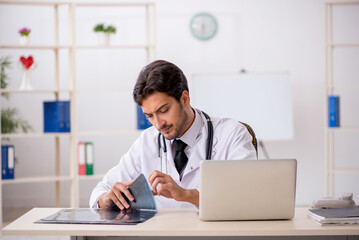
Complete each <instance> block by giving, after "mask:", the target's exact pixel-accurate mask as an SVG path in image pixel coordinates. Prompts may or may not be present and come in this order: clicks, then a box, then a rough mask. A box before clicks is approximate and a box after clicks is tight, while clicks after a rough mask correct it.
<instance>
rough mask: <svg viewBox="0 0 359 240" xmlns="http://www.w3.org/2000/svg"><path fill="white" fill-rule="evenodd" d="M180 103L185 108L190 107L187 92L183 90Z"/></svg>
mask: <svg viewBox="0 0 359 240" xmlns="http://www.w3.org/2000/svg"><path fill="white" fill-rule="evenodd" d="M181 102H182V104H183V105H184V106H186V107H187V106H189V105H190V102H191V99H190V97H189V93H188V91H187V90H183V92H182V96H181Z"/></svg>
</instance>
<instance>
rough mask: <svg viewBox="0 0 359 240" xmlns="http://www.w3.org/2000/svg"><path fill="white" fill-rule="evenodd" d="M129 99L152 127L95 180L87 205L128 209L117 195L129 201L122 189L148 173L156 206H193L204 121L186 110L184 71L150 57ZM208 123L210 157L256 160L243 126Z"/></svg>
mask: <svg viewBox="0 0 359 240" xmlns="http://www.w3.org/2000/svg"><path fill="white" fill-rule="evenodd" d="M205 88H206V86H203V89H204V90H203V91H205ZM133 98H134V100H135V102H136V103H137V104H138V105H139V106H141V107H142V110H143V113H144V114H145V115H146V116H147V118H148V120H149V121H150V122H151V123H152V125H153V126H152V127H150V128H148V129H146V130H144V131H143V132H142V133H141V135H140V136H139V138H138V139H137V140H136V141H135V142H134V143H133V145H132V146H131V148H130V149H129V151H128V152H127V153H126V154H125V155H123V156H122V158H121V160H120V162H119V163H118V164H117V165H116V166H115V167H113V168H112V169H111V170H110V171H109V172H108V173H107V174H106V175H105V176H104V178H103V180H102V181H101V182H99V183H98V184H97V186H96V187H95V188H94V190H93V192H92V194H91V197H90V207H93V208H96V207H100V208H104V207H108V206H110V205H112V204H113V203H115V204H116V205H117V206H118V207H119V208H120V209H121V210H124V209H128V208H129V207H130V205H129V203H128V202H126V200H125V198H124V197H123V196H122V194H124V195H126V197H127V198H128V199H129V200H130V201H134V198H133V196H132V195H131V193H130V192H129V191H128V189H127V187H128V186H129V185H130V184H131V183H132V182H133V180H134V179H136V178H137V176H139V175H140V174H141V173H143V174H144V175H145V176H146V177H148V181H149V183H150V185H151V187H152V191H153V194H154V195H155V199H156V203H157V207H158V208H161V207H166V208H172V207H173V208H184V207H195V206H197V207H198V206H199V191H200V189H199V173H200V171H199V164H200V161H201V160H204V159H206V154H207V153H206V150H207V149H206V148H207V145H208V137H209V134H208V133H209V128H208V124H209V123H208V121H207V118H206V114H205V113H203V112H202V111H200V110H198V109H194V108H192V106H191V102H190V96H189V89H188V84H187V79H186V77H185V75H184V74H183V72H182V70H181V69H180V68H178V67H177V66H176V65H174V64H172V63H170V62H167V61H163V60H158V61H154V62H152V63H150V64H149V65H147V66H145V67H144V68H143V69H142V71H141V72H140V74H139V76H138V79H137V82H136V85H135V87H134V90H133ZM228 104H230V103H228ZM218 107H221V106H218ZM207 117H208V116H207ZM210 121H211V123H212V124H213V136H212V137H213V144H212V149H211V150H210V151H211V159H215V160H227V159H255V158H256V150H255V149H254V146H253V145H252V136H251V135H250V133H249V132H248V130H247V129H246V127H245V126H243V125H242V124H240V123H238V122H237V121H235V120H233V119H225V118H211V119H210ZM210 135H211V134H210ZM121 193H122V194H121Z"/></svg>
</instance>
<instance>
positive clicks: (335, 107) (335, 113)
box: [328, 96, 340, 127]
mask: <svg viewBox="0 0 359 240" xmlns="http://www.w3.org/2000/svg"><path fill="white" fill-rule="evenodd" d="M339 99H340V98H339V96H328V114H329V116H328V118H329V119H328V123H329V126H328V127H339V126H340V112H339V111H340V105H339V104H340V101H339Z"/></svg>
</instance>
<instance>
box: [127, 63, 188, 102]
mask: <svg viewBox="0 0 359 240" xmlns="http://www.w3.org/2000/svg"><path fill="white" fill-rule="evenodd" d="M184 90H186V91H187V92H189V90H188V83H187V79H186V76H185V75H184V74H183V72H182V70H181V69H180V68H179V67H177V66H176V65H174V64H173V63H170V62H167V61H164V60H157V61H154V62H152V63H150V64H148V65H147V66H145V67H144V68H143V69H142V70H141V72H140V74H139V76H138V78H137V82H136V85H135V87H134V89H133V99H134V100H135V102H136V103H137V104H138V105H139V106H142V101H143V100H144V99H145V98H147V97H148V96H149V95H151V94H153V93H154V92H162V93H166V94H168V95H169V96H171V97H174V98H175V99H176V100H177V101H180V98H181V96H182V92H183V91H184Z"/></svg>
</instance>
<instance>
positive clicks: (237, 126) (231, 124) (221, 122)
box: [212, 118, 247, 135]
mask: <svg viewBox="0 0 359 240" xmlns="http://www.w3.org/2000/svg"><path fill="white" fill-rule="evenodd" d="M212 123H213V128H214V132H215V133H216V132H218V133H220V134H221V135H222V134H224V135H227V134H228V135H231V134H241V133H246V132H247V128H246V126H244V125H243V124H242V123H240V122H239V121H237V120H234V119H232V118H212Z"/></svg>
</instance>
